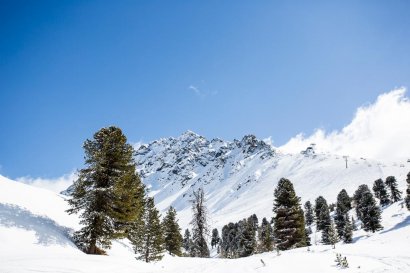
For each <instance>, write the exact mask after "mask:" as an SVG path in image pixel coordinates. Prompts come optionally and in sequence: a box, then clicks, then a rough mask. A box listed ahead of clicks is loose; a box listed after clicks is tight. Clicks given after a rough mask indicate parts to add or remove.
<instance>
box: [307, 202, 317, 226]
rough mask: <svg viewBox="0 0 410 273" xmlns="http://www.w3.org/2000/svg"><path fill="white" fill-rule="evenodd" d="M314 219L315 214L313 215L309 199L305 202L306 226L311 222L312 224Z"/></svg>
mask: <svg viewBox="0 0 410 273" xmlns="http://www.w3.org/2000/svg"><path fill="white" fill-rule="evenodd" d="M314 219H315V216H314V215H313V208H312V204H311V203H310V201H307V202H306V203H305V224H306V225H307V226H310V225H311V224H313V221H314Z"/></svg>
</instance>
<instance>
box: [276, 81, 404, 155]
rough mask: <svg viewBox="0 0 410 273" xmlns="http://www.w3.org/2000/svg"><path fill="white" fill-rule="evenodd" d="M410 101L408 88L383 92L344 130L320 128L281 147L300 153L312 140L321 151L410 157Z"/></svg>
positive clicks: (359, 109)
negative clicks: (330, 130) (328, 131)
mask: <svg viewBox="0 0 410 273" xmlns="http://www.w3.org/2000/svg"><path fill="white" fill-rule="evenodd" d="M409 139H410V101H409V99H408V98H407V97H406V89H405V88H399V89H396V90H393V91H391V92H388V93H384V94H381V95H380V96H379V97H378V98H377V100H376V101H375V102H374V103H372V104H370V105H367V106H362V107H359V108H358V109H357V111H356V114H355V116H354V118H353V120H352V121H351V122H350V124H348V125H347V126H345V127H344V128H343V129H342V130H340V131H333V132H330V133H327V132H326V131H325V130H324V129H318V130H316V131H315V132H314V133H313V134H312V135H311V136H308V137H305V136H304V135H303V134H299V135H297V136H295V137H293V138H292V139H290V140H289V142H288V143H286V144H285V145H283V146H282V147H280V148H279V149H280V150H283V151H285V152H291V153H296V152H300V151H301V150H302V149H305V148H306V147H307V146H308V145H310V143H316V147H317V149H318V150H319V151H323V152H331V153H335V154H340V155H350V156H354V157H368V158H373V159H377V160H380V161H398V160H403V159H407V158H410V152H409V151H410V141H409Z"/></svg>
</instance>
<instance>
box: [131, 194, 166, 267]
mask: <svg viewBox="0 0 410 273" xmlns="http://www.w3.org/2000/svg"><path fill="white" fill-rule="evenodd" d="M143 220H144V223H143V225H142V227H138V229H135V230H133V231H130V233H129V239H130V241H131V242H132V243H133V246H134V251H135V253H136V254H137V259H140V260H144V261H145V262H147V263H148V262H150V261H157V260H161V259H162V257H163V255H162V254H163V252H164V235H163V231H162V226H161V222H160V214H159V211H158V210H157V209H156V208H155V205H154V199H153V198H152V197H151V198H148V199H147V202H146V208H145V212H144V217H143Z"/></svg>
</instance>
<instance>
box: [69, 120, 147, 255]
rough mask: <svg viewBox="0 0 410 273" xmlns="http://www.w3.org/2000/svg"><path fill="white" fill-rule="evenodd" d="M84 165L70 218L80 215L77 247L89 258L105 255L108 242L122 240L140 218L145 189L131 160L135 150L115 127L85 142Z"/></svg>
mask: <svg viewBox="0 0 410 273" xmlns="http://www.w3.org/2000/svg"><path fill="white" fill-rule="evenodd" d="M83 147H84V151H85V157H84V158H85V165H86V167H85V168H84V169H81V170H80V171H79V172H78V179H77V180H76V181H75V182H74V187H73V188H74V189H73V193H72V197H71V199H69V200H68V203H69V205H70V207H71V208H70V209H69V210H67V212H68V213H69V214H72V213H78V212H81V215H80V218H81V221H80V223H81V224H82V225H83V228H81V229H80V230H79V231H77V232H75V234H74V239H75V241H76V242H77V244H78V245H79V246H80V247H81V248H82V249H83V250H84V251H85V252H86V253H89V254H101V253H104V251H103V250H101V249H100V248H109V247H110V246H111V240H112V239H115V238H125V237H126V236H127V235H128V231H129V229H130V226H131V224H132V223H133V222H135V221H137V220H138V219H140V218H141V217H142V213H143V209H144V196H145V188H144V186H143V184H142V183H141V181H140V179H139V177H138V175H137V173H136V164H135V162H134V160H133V157H132V156H133V153H134V150H133V148H132V146H131V145H130V144H128V143H127V138H126V137H125V136H124V134H123V133H122V131H121V129H119V128H117V127H113V126H111V127H107V128H102V129H101V130H99V131H98V132H96V133H95V134H94V136H93V139H92V140H86V141H85V142H84V146H83Z"/></svg>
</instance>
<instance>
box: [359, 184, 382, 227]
mask: <svg viewBox="0 0 410 273" xmlns="http://www.w3.org/2000/svg"><path fill="white" fill-rule="evenodd" d="M359 204H360V215H362V222H363V229H364V230H365V231H371V232H376V231H378V230H381V229H383V227H382V225H381V223H380V222H381V211H380V208H379V207H378V206H377V205H376V200H375V199H374V197H373V194H372V193H371V192H370V191H367V192H364V193H363V196H362V198H361V199H360V202H359Z"/></svg>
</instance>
